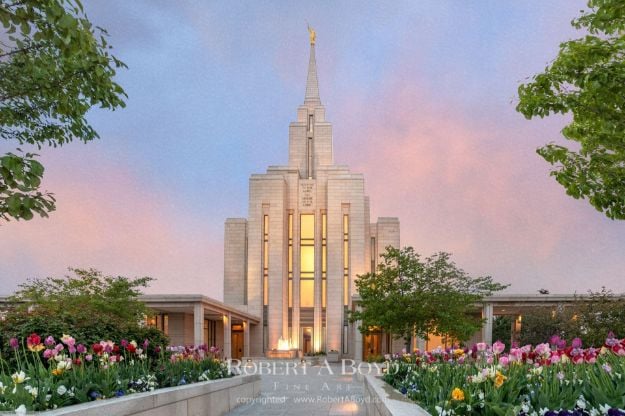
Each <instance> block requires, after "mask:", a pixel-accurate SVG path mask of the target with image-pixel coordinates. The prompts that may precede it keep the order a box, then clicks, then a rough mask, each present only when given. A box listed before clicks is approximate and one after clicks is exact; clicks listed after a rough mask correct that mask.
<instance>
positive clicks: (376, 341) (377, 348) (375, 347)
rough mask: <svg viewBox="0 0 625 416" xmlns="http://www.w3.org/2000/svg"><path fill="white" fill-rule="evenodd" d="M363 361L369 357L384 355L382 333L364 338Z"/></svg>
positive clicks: (370, 334)
mask: <svg viewBox="0 0 625 416" xmlns="http://www.w3.org/2000/svg"><path fill="white" fill-rule="evenodd" d="M363 344H364V345H363V348H362V353H363V357H362V358H363V360H367V358H369V356H374V355H382V333H381V332H370V333H368V334H366V335H365V336H364V337H363Z"/></svg>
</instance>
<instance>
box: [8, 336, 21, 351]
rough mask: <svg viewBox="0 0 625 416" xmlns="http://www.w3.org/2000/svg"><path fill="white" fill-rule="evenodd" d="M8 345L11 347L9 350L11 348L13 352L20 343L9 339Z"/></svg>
mask: <svg viewBox="0 0 625 416" xmlns="http://www.w3.org/2000/svg"><path fill="white" fill-rule="evenodd" d="M9 345H10V346H11V348H13V349H14V350H16V349H17V347H19V345H20V343H19V341H18V340H17V338H11V339H10V340H9Z"/></svg>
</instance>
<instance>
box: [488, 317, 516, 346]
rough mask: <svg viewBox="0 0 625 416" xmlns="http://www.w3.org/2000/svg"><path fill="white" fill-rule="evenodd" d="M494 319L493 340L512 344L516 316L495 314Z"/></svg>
mask: <svg viewBox="0 0 625 416" xmlns="http://www.w3.org/2000/svg"><path fill="white" fill-rule="evenodd" d="M494 318H495V319H494V320H493V341H501V342H503V343H506V344H508V345H510V344H509V343H510V340H511V339H512V324H513V322H514V317H512V316H510V315H502V316H495V317H494Z"/></svg>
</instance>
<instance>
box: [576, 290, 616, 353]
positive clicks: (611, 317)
mask: <svg viewBox="0 0 625 416" xmlns="http://www.w3.org/2000/svg"><path fill="white" fill-rule="evenodd" d="M575 313H576V315H577V316H576V318H577V319H576V323H577V325H578V327H579V336H580V337H581V338H582V340H583V341H584V344H586V345H594V346H599V345H602V344H603V343H604V342H605V339H606V336H607V334H608V333H609V332H610V331H612V332H614V333H615V334H616V335H617V336H619V337H625V298H624V297H623V296H622V295H621V296H617V295H615V294H614V293H612V291H610V290H607V289H606V288H605V287H603V288H601V290H600V291H597V292H593V291H590V292H589V294H588V297H585V298H582V299H580V300H579V301H578V302H577V305H576V311H575Z"/></svg>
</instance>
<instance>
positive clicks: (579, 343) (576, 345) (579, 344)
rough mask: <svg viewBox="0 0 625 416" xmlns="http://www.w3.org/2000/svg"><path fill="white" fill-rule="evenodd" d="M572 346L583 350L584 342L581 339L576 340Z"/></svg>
mask: <svg viewBox="0 0 625 416" xmlns="http://www.w3.org/2000/svg"><path fill="white" fill-rule="evenodd" d="M571 346H572V347H573V348H575V349H577V348H582V340H581V339H580V338H574V339H573V341H571Z"/></svg>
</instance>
